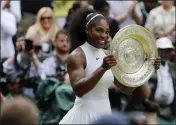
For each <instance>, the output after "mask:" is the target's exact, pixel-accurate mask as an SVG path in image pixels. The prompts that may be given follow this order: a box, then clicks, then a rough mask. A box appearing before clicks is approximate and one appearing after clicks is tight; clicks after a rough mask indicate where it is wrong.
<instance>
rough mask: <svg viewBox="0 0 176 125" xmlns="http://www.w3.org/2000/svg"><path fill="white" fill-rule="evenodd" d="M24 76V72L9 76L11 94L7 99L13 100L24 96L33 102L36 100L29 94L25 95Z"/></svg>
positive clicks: (13, 73) (8, 82) (12, 73)
mask: <svg viewBox="0 0 176 125" xmlns="http://www.w3.org/2000/svg"><path fill="white" fill-rule="evenodd" d="M23 80H24V74H23V73H22V72H11V73H9V74H8V75H7V80H6V82H7V86H8V89H9V93H8V94H7V95H6V99H10V98H13V97H15V96H23V97H26V98H29V99H31V100H33V99H34V98H33V97H32V96H30V95H28V93H25V89H23Z"/></svg>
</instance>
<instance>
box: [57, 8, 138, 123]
mask: <svg viewBox="0 0 176 125" xmlns="http://www.w3.org/2000/svg"><path fill="white" fill-rule="evenodd" d="M75 14H76V15H75V16H73V17H74V19H73V20H72V22H71V24H70V27H69V31H70V37H71V42H72V45H73V47H72V50H73V51H72V53H71V54H70V55H69V57H68V60H67V61H68V62H67V69H68V74H69V77H70V82H71V85H72V88H73V90H74V92H75V94H76V100H75V104H74V106H73V108H72V109H71V110H70V111H69V112H68V113H67V114H66V116H65V117H64V118H63V119H62V120H61V121H60V123H59V124H90V123H92V122H93V121H94V120H96V119H98V118H99V117H100V116H102V115H104V114H111V107H110V103H109V96H108V88H109V87H110V86H111V85H112V84H113V82H115V83H116V85H117V86H118V87H119V89H120V90H121V91H122V92H123V93H125V94H128V95H129V94H132V92H133V90H134V89H135V88H129V87H125V86H123V85H122V84H121V83H120V82H118V81H117V80H114V76H113V74H112V71H111V69H110V68H111V67H113V66H115V65H116V59H115V58H114V56H113V55H109V54H108V53H106V52H105V51H104V50H103V48H104V46H105V45H106V44H107V43H108V42H107V41H108V37H109V25H108V23H107V21H106V18H105V17H104V16H103V15H102V14H99V13H94V11H93V10H91V9H83V10H79V11H77V12H76V13H75Z"/></svg>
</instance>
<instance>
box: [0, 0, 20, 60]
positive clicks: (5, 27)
mask: <svg viewBox="0 0 176 125" xmlns="http://www.w3.org/2000/svg"><path fill="white" fill-rule="evenodd" d="M0 2H1V41H0V42H1V57H0V58H1V60H5V59H7V58H9V57H10V56H12V55H13V54H14V53H15V49H14V45H13V41H12V37H13V36H14V35H15V34H16V31H17V20H16V18H15V16H14V15H13V14H12V13H11V12H9V11H6V9H5V8H9V6H10V4H9V3H8V2H6V1H1V0H0ZM3 2H5V4H3ZM6 3H7V4H6ZM5 5H6V6H5ZM7 51H8V52H7Z"/></svg>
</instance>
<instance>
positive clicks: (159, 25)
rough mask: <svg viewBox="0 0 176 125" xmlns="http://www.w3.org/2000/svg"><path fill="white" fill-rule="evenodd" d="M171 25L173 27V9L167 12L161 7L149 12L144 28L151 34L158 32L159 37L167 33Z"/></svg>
mask: <svg viewBox="0 0 176 125" xmlns="http://www.w3.org/2000/svg"><path fill="white" fill-rule="evenodd" d="M171 25H175V7H174V6H173V7H172V8H171V9H170V10H169V11H168V12H167V11H165V10H164V8H163V7H162V6H159V7H157V8H154V9H152V10H151V11H150V13H149V15H148V17H147V21H146V24H145V27H146V28H148V29H149V30H150V31H151V32H153V33H154V32H159V33H160V34H161V35H162V34H165V33H167V32H168V30H169V29H170V26H171Z"/></svg>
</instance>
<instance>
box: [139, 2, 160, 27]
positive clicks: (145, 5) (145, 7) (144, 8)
mask: <svg viewBox="0 0 176 125" xmlns="http://www.w3.org/2000/svg"><path fill="white" fill-rule="evenodd" d="M138 4H139V6H140V9H141V12H142V17H143V21H142V26H145V23H146V19H147V17H148V14H149V12H150V11H151V10H152V9H153V8H155V7H157V6H158V5H159V3H158V0H152V1H147V0H146V1H140V2H139V3H138Z"/></svg>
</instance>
